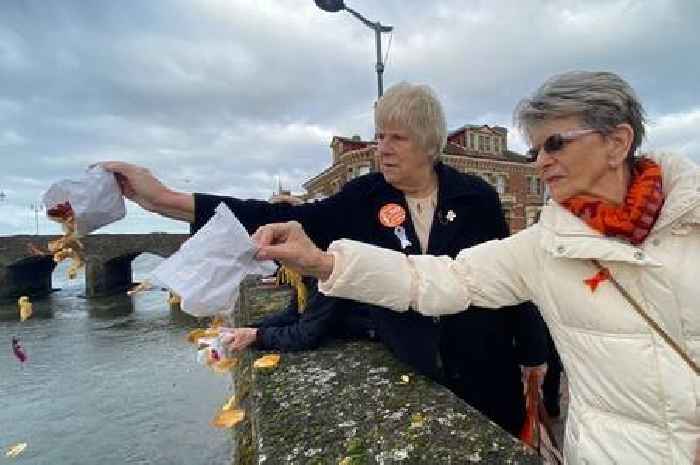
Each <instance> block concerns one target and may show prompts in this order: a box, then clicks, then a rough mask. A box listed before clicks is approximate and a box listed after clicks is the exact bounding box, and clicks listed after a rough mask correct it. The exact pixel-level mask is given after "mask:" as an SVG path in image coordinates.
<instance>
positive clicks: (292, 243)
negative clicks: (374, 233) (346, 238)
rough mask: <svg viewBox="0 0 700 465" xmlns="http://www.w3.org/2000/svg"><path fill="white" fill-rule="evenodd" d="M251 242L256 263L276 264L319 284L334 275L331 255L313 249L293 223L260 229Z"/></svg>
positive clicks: (307, 239) (271, 225) (304, 234)
mask: <svg viewBox="0 0 700 465" xmlns="http://www.w3.org/2000/svg"><path fill="white" fill-rule="evenodd" d="M252 239H253V241H254V242H255V243H256V244H257V246H258V253H257V255H256V258H257V259H258V260H277V261H278V262H280V263H282V264H283V265H285V266H287V267H289V268H291V269H293V270H296V271H299V272H300V273H301V274H303V275H306V276H314V277H316V278H318V279H320V280H322V281H324V280H326V279H328V277H329V276H330V275H331V272H332V271H333V255H332V254H329V253H326V252H323V251H321V250H320V249H319V248H318V247H316V245H315V244H314V243H313V242H311V239H309V236H307V235H306V233H305V232H304V229H303V228H302V227H301V225H300V224H299V223H297V222H296V221H288V222H286V223H272V224H266V225H265V226H261V227H259V228H258V230H257V231H255V234H253V237H252Z"/></svg>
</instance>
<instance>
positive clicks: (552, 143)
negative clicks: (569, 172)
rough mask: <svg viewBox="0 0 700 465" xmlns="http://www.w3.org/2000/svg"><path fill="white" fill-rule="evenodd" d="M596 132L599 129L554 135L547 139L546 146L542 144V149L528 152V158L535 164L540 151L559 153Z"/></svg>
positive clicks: (537, 148)
mask: <svg viewBox="0 0 700 465" xmlns="http://www.w3.org/2000/svg"><path fill="white" fill-rule="evenodd" d="M594 132H599V131H598V130H597V129H573V130H571V131H566V132H561V133H556V134H552V135H551V136H549V137H547V138H546V139H545V141H544V144H542V146H541V147H532V148H531V149H530V150H528V151H527V158H528V159H529V160H530V161H531V162H534V161H536V160H537V156H538V155H539V154H540V150H544V151H545V152H547V153H554V152H558V151H559V150H561V149H563V148H564V146H565V145H566V144H568V143H569V142H573V141H575V140H576V139H578V138H579V137H581V136H585V135H586V134H592V133H594Z"/></svg>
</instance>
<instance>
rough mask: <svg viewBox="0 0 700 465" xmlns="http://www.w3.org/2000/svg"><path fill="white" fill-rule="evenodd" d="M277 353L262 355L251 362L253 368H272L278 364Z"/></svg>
mask: <svg viewBox="0 0 700 465" xmlns="http://www.w3.org/2000/svg"><path fill="white" fill-rule="evenodd" d="M279 362H280V356H279V354H270V355H264V356H262V357H260V358H259V359H257V360H256V361H255V362H253V366H254V367H255V368H274V367H276V366H277V364H279Z"/></svg>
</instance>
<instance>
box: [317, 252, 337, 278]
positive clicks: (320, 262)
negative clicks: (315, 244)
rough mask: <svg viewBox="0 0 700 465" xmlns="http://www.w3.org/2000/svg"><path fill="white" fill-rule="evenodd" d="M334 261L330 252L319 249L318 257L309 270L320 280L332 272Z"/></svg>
mask: <svg viewBox="0 0 700 465" xmlns="http://www.w3.org/2000/svg"><path fill="white" fill-rule="evenodd" d="M334 261H335V259H334V257H333V254H332V253H328V252H322V251H319V256H318V259H317V261H316V264H315V265H314V267H313V269H312V270H311V274H312V275H313V276H314V277H315V278H317V279H319V280H321V281H325V280H327V279H328V278H329V277H330V276H331V273H332V272H333V264H334Z"/></svg>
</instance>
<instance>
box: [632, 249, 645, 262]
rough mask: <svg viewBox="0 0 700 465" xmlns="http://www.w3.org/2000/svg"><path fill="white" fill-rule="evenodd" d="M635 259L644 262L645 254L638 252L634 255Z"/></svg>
mask: <svg viewBox="0 0 700 465" xmlns="http://www.w3.org/2000/svg"><path fill="white" fill-rule="evenodd" d="M634 258H636V259H637V260H644V253H643V252H640V251H639V250H638V251H636V252H635V253H634Z"/></svg>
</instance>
